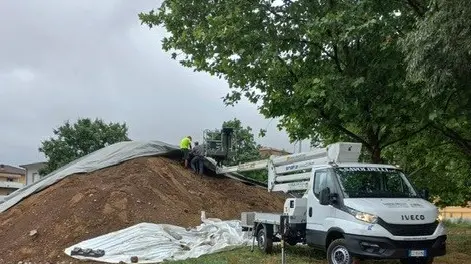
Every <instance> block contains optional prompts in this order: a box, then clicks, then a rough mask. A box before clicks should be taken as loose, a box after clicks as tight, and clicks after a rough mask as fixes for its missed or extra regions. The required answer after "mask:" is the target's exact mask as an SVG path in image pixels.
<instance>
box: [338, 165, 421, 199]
mask: <svg viewBox="0 0 471 264" xmlns="http://www.w3.org/2000/svg"><path fill="white" fill-rule="evenodd" d="M335 172H336V173H337V175H338V177H339V180H340V184H341V187H342V190H343V192H344V194H345V197H350V198H366V197H373V198H409V197H417V194H416V192H415V190H414V188H413V187H412V186H411V185H410V184H409V182H408V181H407V178H406V177H405V175H404V174H403V173H402V172H400V171H399V170H396V169H390V168H377V167H350V168H349V167H344V168H338V169H335Z"/></svg>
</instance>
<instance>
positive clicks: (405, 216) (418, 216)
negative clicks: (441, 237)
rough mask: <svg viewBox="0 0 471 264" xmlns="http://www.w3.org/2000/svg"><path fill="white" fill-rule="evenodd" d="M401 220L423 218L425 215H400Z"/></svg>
mask: <svg viewBox="0 0 471 264" xmlns="http://www.w3.org/2000/svg"><path fill="white" fill-rule="evenodd" d="M401 218H402V220H425V215H401Z"/></svg>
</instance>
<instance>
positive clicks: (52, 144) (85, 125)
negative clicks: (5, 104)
mask: <svg viewBox="0 0 471 264" xmlns="http://www.w3.org/2000/svg"><path fill="white" fill-rule="evenodd" d="M53 133H54V136H53V137H50V138H49V139H48V140H45V141H42V142H41V147H40V148H39V151H40V152H42V153H44V155H45V156H46V158H47V165H46V167H45V168H44V169H43V170H42V171H41V172H40V173H41V175H46V174H48V173H50V172H52V171H54V170H56V169H58V168H60V167H62V166H64V165H66V164H68V163H70V162H71V161H73V160H76V159H78V158H80V157H82V156H85V155H87V154H89V153H92V152H94V151H96V150H99V149H101V148H104V147H106V146H108V145H111V144H114V143H117V142H121V141H128V140H130V139H129V138H128V136H127V133H128V128H127V126H126V123H123V124H120V123H112V122H110V123H108V124H106V123H105V122H104V121H103V120H101V119H95V120H94V121H92V120H91V119H89V118H81V119H78V120H77V122H76V123H73V124H71V123H70V121H66V122H65V123H64V124H63V125H61V126H59V127H58V128H55V129H54V130H53Z"/></svg>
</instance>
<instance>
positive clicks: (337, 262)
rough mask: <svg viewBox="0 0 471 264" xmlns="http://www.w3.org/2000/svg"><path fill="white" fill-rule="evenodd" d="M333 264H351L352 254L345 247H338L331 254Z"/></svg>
mask: <svg viewBox="0 0 471 264" xmlns="http://www.w3.org/2000/svg"><path fill="white" fill-rule="evenodd" d="M330 258H331V259H332V263H334V264H348V263H350V253H348V250H347V249H346V248H345V247H341V246H337V247H335V248H334V249H333V250H332V253H331V254H330Z"/></svg>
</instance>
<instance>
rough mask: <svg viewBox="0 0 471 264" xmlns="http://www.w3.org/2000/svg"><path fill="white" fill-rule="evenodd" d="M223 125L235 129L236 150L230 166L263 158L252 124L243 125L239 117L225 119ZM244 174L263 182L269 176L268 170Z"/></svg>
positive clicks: (228, 163) (229, 162) (229, 163)
mask: <svg viewBox="0 0 471 264" xmlns="http://www.w3.org/2000/svg"><path fill="white" fill-rule="evenodd" d="M222 126H223V127H232V128H233V129H234V139H235V140H234V145H235V149H236V152H235V153H234V155H233V156H232V157H231V159H230V160H229V161H228V162H227V165H228V166H234V165H237V164H240V163H244V162H249V161H254V160H259V159H261V158H262V157H261V155H260V151H259V149H260V147H261V146H260V145H259V144H257V142H256V141H255V136H254V134H253V132H252V128H251V127H250V126H246V127H243V126H242V122H241V121H240V120H239V119H237V118H234V119H232V120H228V121H224V122H223V124H222ZM243 174H244V175H245V176H247V177H250V178H253V179H255V180H259V181H263V182H266V181H267V178H268V174H267V172H266V171H251V172H245V173H243Z"/></svg>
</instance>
